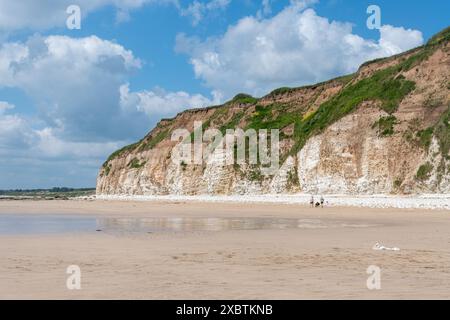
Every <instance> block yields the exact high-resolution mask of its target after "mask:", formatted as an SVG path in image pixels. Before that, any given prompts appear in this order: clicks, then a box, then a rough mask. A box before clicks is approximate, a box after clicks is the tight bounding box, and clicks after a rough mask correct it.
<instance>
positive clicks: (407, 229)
mask: <svg viewBox="0 0 450 320" xmlns="http://www.w3.org/2000/svg"><path fill="white" fill-rule="evenodd" d="M2 215H21V216H30V217H32V216H39V215H58V216H70V215H77V216H83V217H93V218H95V219H102V218H105V217H108V218H122V219H127V218H130V219H131V218H132V219H142V218H156V217H157V218H162V217H165V218H180V219H181V218H189V219H194V220H195V219H197V218H199V219H200V218H209V219H211V218H227V219H230V218H248V219H250V218H264V219H269V218H270V219H280V218H283V219H291V220H292V219H299V221H306V222H308V223H305V225H300V226H299V227H298V228H286V229H283V228H267V229H264V228H263V229H254V230H215V231H198V230H194V231H186V230H183V231H180V232H154V233H127V232H123V233H113V232H102V231H100V232H99V231H96V230H90V231H87V232H73V233H61V234H3V235H0V256H1V260H0V299H19V298H25V299H47V298H54V299H120V298H124V299H394V298H398V299H407V298H413V299H433V298H436V299H449V298H450V219H449V218H450V211H449V210H422V209H380V208H358V207H326V208H323V209H322V208H317V209H315V208H309V207H307V206H304V205H298V204H270V203H266V204H256V203H234V204H233V203H201V202H183V201H178V202H161V201H160V202H158V201H153V202H144V201H136V202H134V201H103V200H95V201H81V200H79V201H73V200H70V201H0V216H2ZM0 218H1V217H0ZM309 222H310V223H309ZM377 242H379V243H381V244H382V245H385V246H388V247H398V248H400V251H376V250H373V248H372V247H373V245H374V244H375V243H377ZM69 265H78V266H80V268H81V286H82V288H81V290H68V289H67V288H66V279H67V277H68V275H67V274H66V268H67V267H68V266H69ZM371 265H375V266H378V267H380V268H381V289H380V290H368V288H367V286H366V280H367V278H368V276H369V275H368V274H367V273H366V270H367V268H368V267H369V266H371Z"/></svg>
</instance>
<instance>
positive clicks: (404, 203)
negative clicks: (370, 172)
mask: <svg viewBox="0 0 450 320" xmlns="http://www.w3.org/2000/svg"><path fill="white" fill-rule="evenodd" d="M323 196H324V198H325V205H326V206H331V207H367V208H398V209H428V210H449V209H450V194H424V195H414V196H398V195H361V196H352V195H323ZM310 198H311V195H310V194H293V195H279V194H271V195H230V196H220V195H196V196H185V195H153V196H140V195H97V196H95V199H98V200H120V201H168V202H175V201H187V202H213V203H214V202H216V203H271V204H276V203H279V204H303V205H309V202H310ZM314 199H315V201H319V199H320V195H316V196H315V198H314Z"/></svg>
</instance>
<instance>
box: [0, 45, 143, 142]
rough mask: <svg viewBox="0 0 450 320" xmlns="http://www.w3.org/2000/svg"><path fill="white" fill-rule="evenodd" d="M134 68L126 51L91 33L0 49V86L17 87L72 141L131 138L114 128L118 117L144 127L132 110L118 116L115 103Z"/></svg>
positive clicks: (119, 120) (137, 63)
mask: <svg viewBox="0 0 450 320" xmlns="http://www.w3.org/2000/svg"><path fill="white" fill-rule="evenodd" d="M139 67H140V61H139V59H137V58H135V57H134V56H133V54H132V52H131V51H128V50H126V49H125V48H123V47H122V46H120V45H118V44H116V43H113V42H110V41H106V40H102V39H100V38H98V37H95V36H91V37H87V38H81V39H74V38H70V37H66V36H49V37H40V36H34V37H32V38H30V39H29V40H28V41H27V42H25V43H6V44H4V45H2V46H1V47H0V87H1V86H5V87H13V88H18V89H21V90H22V91H23V92H25V93H26V94H27V95H28V96H29V97H30V98H31V99H32V100H33V102H34V103H35V104H36V106H37V108H38V110H39V113H40V116H41V118H42V119H43V120H44V121H45V122H46V124H47V125H48V126H50V127H61V128H64V133H65V135H66V136H67V137H76V139H99V140H101V139H111V138H116V139H117V138H120V137H123V136H124V135H125V134H129V135H130V136H135V135H136V134H137V132H136V131H134V132H133V129H128V131H127V129H126V128H123V126H119V127H122V128H123V130H117V125H118V124H120V123H122V122H123V120H124V118H125V119H126V120H128V121H132V120H133V119H134V118H136V125H137V127H136V126H134V128H140V129H142V128H143V127H147V126H146V123H145V120H144V119H142V120H140V119H139V118H142V117H139V115H138V114H137V113H138V112H137V111H136V112H135V113H134V114H133V113H128V114H122V110H121V108H120V106H119V87H120V85H121V84H122V83H123V82H125V81H126V80H127V78H128V76H129V75H130V74H131V73H132V72H133V71H134V70H136V69H138V68H139ZM130 130H131V131H130Z"/></svg>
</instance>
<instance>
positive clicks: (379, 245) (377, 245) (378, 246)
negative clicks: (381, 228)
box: [372, 242, 400, 251]
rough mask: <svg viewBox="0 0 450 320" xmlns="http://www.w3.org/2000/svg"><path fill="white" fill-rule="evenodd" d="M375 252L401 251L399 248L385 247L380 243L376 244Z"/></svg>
mask: <svg viewBox="0 0 450 320" xmlns="http://www.w3.org/2000/svg"><path fill="white" fill-rule="evenodd" d="M372 249H373V250H380V251H382V250H387V251H400V248H397V247H393V248H389V247H385V246H383V245H382V244H380V243H378V242H377V243H375V244H374V246H373V247H372Z"/></svg>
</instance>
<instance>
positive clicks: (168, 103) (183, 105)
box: [120, 84, 219, 118]
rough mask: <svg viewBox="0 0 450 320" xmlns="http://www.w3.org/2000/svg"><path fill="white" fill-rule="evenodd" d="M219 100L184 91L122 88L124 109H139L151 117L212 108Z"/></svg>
mask: <svg viewBox="0 0 450 320" xmlns="http://www.w3.org/2000/svg"><path fill="white" fill-rule="evenodd" d="M216 103H219V100H218V99H217V97H216V99H213V100H210V99H208V98H206V97H205V96H203V95H201V94H194V95H191V94H189V93H187V92H184V91H178V92H167V91H166V90H164V89H161V88H155V89H153V90H150V91H149V90H143V91H138V92H130V89H129V85H128V84H125V85H122V86H121V87H120V104H121V107H122V108H123V109H125V110H126V109H129V108H132V109H137V110H138V111H141V112H144V113H145V114H147V115H148V116H149V117H155V118H156V117H172V116H174V115H176V114H177V113H178V112H180V111H183V110H186V109H192V108H201V107H206V106H210V105H213V104H216Z"/></svg>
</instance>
